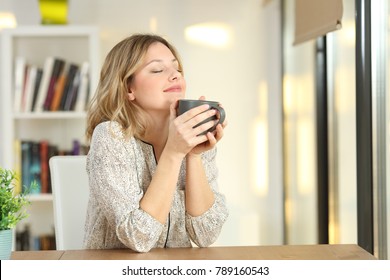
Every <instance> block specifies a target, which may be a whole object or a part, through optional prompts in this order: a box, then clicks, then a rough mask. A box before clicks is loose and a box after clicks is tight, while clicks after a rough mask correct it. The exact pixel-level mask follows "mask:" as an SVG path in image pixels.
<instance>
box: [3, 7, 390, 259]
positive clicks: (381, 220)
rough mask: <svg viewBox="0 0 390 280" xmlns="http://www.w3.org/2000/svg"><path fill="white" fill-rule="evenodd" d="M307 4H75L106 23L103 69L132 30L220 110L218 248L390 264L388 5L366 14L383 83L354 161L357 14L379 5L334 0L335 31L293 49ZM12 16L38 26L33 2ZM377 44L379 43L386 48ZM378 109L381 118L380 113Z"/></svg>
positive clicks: (76, 13)
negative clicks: (222, 199)
mask: <svg viewBox="0 0 390 280" xmlns="http://www.w3.org/2000/svg"><path fill="white" fill-rule="evenodd" d="M298 2H299V1H298V0H297V1H292V0H265V1H261V0H240V1H237V0H213V1H209V0H144V1H134V0H110V1H109V0H78V1H76V0H68V23H67V25H76V26H83V25H87V26H96V27H98V30H99V43H100V46H99V57H100V63H101V62H102V61H103V59H104V57H105V56H106V54H107V52H108V51H109V50H110V49H111V48H112V47H113V46H114V45H115V44H116V43H117V42H118V41H119V40H121V39H123V38H124V37H126V36H128V35H130V34H132V33H138V32H152V33H158V34H160V35H162V36H164V37H166V38H167V39H168V40H170V41H171V42H172V43H173V44H174V45H175V46H176V47H177V49H178V50H179V53H180V54H181V57H182V60H183V63H184V70H185V77H186V80H187V97H188V98H198V97H199V96H201V95H204V96H206V97H207V98H208V99H210V100H217V101H220V102H221V103H222V104H223V106H224V107H225V110H226V112H227V120H228V127H227V128H226V132H225V137H224V139H223V141H221V142H220V143H219V146H218V167H219V188H220V191H221V192H223V193H224V194H225V195H226V198H227V202H228V205H229V209H230V217H229V219H228V221H227V223H226V225H225V226H224V228H223V230H222V233H221V235H220V237H219V239H218V241H217V242H216V244H215V245H218V246H232V245H237V246H244V245H278V244H317V243H348V244H351V243H353V244H357V243H359V244H361V245H362V246H363V247H365V248H366V249H367V250H368V251H370V252H372V253H374V254H376V255H377V256H379V257H380V258H384V259H387V258H388V254H389V246H388V243H389V241H390V229H389V227H390V221H389V216H390V214H389V212H390V211H389V209H390V208H389V206H388V204H389V203H390V199H389V193H390V190H389V187H388V182H387V179H386V174H387V173H388V172H387V168H388V167H387V166H389V164H387V162H388V154H389V152H388V148H387V147H388V146H389V145H387V143H388V141H389V140H388V139H387V135H388V127H389V125H388V124H389V123H390V122H389V117H388V114H387V112H388V111H389V110H388V100H387V96H388V95H389V92H388V87H387V82H386V79H382V80H380V81H379V80H378V79H377V77H379V76H380V75H379V74H377V72H375V71H374V70H375V69H380V72H378V73H381V75H384V76H385V77H387V75H388V74H387V73H388V72H387V66H388V62H387V60H388V55H387V54H388V45H389V44H388V42H387V36H388V32H389V23H388V22H389V20H388V19H389V17H388V15H389V10H388V1H381V0H378V1H373V2H375V3H373V4H372V6H370V10H369V11H370V12H371V11H376V16H375V17H372V18H371V20H372V22H370V24H371V25H370V26H368V27H367V26H366V27H367V28H373V29H372V30H377V31H378V32H382V33H380V34H381V36H382V37H381V38H382V39H381V40H382V41H375V38H376V37H374V35H373V36H372V37H373V40H372V61H370V63H372V65H374V66H375V65H376V64H375V61H376V62H379V61H380V62H381V63H382V64H383V65H382V68H375V67H373V68H372V69H373V73H372V75H371V76H370V77H372V84H373V85H375V84H376V85H378V86H372V91H370V94H372V95H371V96H372V99H371V100H372V104H368V105H370V108H373V111H372V114H371V116H373V120H372V127H371V128H372V135H370V139H372V145H371V146H370V148H368V149H369V150H370V152H371V155H372V162H368V163H367V162H366V161H365V160H364V159H363V160H362V161H358V160H357V158H358V155H359V151H361V150H360V146H359V139H360V138H359V137H357V129H358V127H359V125H360V122H359V118H358V117H357V116H358V115H359V114H360V113H361V112H360V111H359V110H357V109H356V108H357V107H356V106H357V105H356V104H358V100H356V99H357V96H359V93H357V89H356V81H359V79H360V78H359V76H358V74H357V73H358V70H357V63H356V61H357V57H358V55H356V50H357V48H358V47H359V46H358V44H360V41H359V42H357V40H356V34H358V31H359V30H360V29H359V28H358V27H357V24H358V21H357V16H356V15H359V14H363V13H362V10H361V9H358V8H359V7H360V6H359V5H363V6H364V5H367V3H369V2H370V1H358V0H356V1H354V0H344V1H336V2H339V3H341V4H342V20H341V22H340V23H339V25H338V26H337V28H335V30H334V31H331V32H328V33H327V32H325V34H322V35H321V36H317V37H314V38H309V39H307V40H304V41H303V42H299V44H294V41H295V40H296V38H295V35H296V34H295V32H296V16H295V15H296V5H297V3H298ZM301 2H302V1H301ZM303 2H305V1H303ZM320 2H321V1H320ZM333 2H335V1H330V2H327V3H328V4H329V3H333ZM319 5H320V4H319ZM329 5H331V4H329ZM370 5H371V4H370ZM375 5H378V7H376V6H375ZM375 9H377V10H375ZM366 12H367V10H366ZM4 14H7V15H9V14H12V15H13V16H14V19H15V25H16V26H17V27H20V26H31V25H40V24H41V17H40V13H39V8H38V1H36V0H27V1H26V0H0V15H4ZM366 24H368V23H366ZM375 24H378V25H375ZM11 25H12V23H11ZM375 26H376V27H375ZM370 30H371V29H370ZM370 35H371V34H370ZM378 36H379V35H378ZM363 38H366V39H367V37H363ZM383 38H385V39H383ZM370 39H371V37H370ZM375 42H377V43H378V42H379V43H380V42H381V45H380V47H381V50H382V52H381V53H379V51H376V50H377V49H376V48H375V45H374V44H375ZM370 43H371V41H370ZM379 43H378V44H379ZM379 55H382V56H379ZM321 58H323V59H324V60H321ZM321 61H322V62H321ZM0 63H1V62H0ZM321 71H322V72H321ZM321 73H322V76H321ZM319 77H322V78H319ZM324 77H325V78H324ZM357 77H358V78H357ZM0 82H1V80H0ZM376 89H381V90H382V91H381V93H380V94H379V93H378V92H375V90H376ZM376 104H382V105H383V106H385V107H384V112H382V111H375V108H379V107H378V106H379V105H376ZM362 106H363V105H362ZM376 106H377V107H376ZM358 108H361V107H358ZM363 113H364V112H363ZM2 133H4V132H2ZM378 139H379V140H381V141H382V142H384V144H383V143H382V142H380V143H382V144H381V145H379V144H378V143H379V142H378ZM377 144H378V145H377ZM366 148H367V147H366ZM1 153H4V151H0V156H1ZM378 155H382V156H384V159H383V158H380V159H378V157H377V156H378ZM0 159H1V157H0ZM1 164H3V163H2V162H1V161H0V165H1ZM364 164H366V165H364ZM367 169H369V170H371V173H370V174H369V175H371V177H370V180H369V181H370V183H369V186H368V188H369V190H371V194H372V197H366V199H367V200H369V201H370V203H371V202H372V204H373V205H372V207H371V208H370V211H369V212H368V214H367V215H369V217H370V219H369V221H370V224H369V227H368V228H367V227H366V228H365V229H363V231H364V230H367V231H368V232H369V233H372V234H369V238H368V240H367V239H365V237H364V236H365V234H364V233H363V238H360V239H359V236H362V235H361V234H360V235H359V229H361V228H362V225H361V224H359V219H364V217H362V216H361V215H362V214H361V213H362V212H364V211H365V210H361V209H362V208H359V207H360V206H359V205H360V204H359V201H360V200H359V199H360V197H362V196H359V190H362V188H363V189H364V186H363V187H359V184H358V181H359V180H358V178H359V174H361V173H362V172H361V171H362V170H367ZM381 170H382V171H381ZM363 197H364V194H363ZM386 202H387V203H386ZM359 209H360V210H359ZM359 213H360V214H359ZM359 215H360V216H359ZM359 225H360V226H359ZM363 227H365V225H364V226H363ZM367 244H368V245H367Z"/></svg>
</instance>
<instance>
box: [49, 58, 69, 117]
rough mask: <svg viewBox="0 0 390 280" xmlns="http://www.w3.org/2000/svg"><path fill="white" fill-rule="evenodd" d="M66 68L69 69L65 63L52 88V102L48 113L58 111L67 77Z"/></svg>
mask: <svg viewBox="0 0 390 280" xmlns="http://www.w3.org/2000/svg"><path fill="white" fill-rule="evenodd" d="M68 68H69V64H68V63H66V62H65V65H64V67H63V69H62V72H61V74H60V76H59V78H58V81H57V83H56V84H55V87H54V95H53V100H52V101H51V104H50V111H58V109H59V108H60V105H61V98H62V94H63V92H64V88H65V84H66V80H67V76H68Z"/></svg>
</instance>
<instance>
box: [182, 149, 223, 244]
mask: <svg viewBox="0 0 390 280" xmlns="http://www.w3.org/2000/svg"><path fill="white" fill-rule="evenodd" d="M216 153H217V150H216V148H214V149H212V150H210V151H208V152H206V153H204V154H203V155H202V161H203V166H204V168H205V172H206V177H207V180H208V182H209V184H210V186H211V188H212V190H213V192H214V198H215V199H214V203H213V205H212V206H211V207H210V208H209V209H208V210H207V211H206V212H205V213H203V214H202V215H200V216H197V217H193V216H191V215H189V214H188V213H186V228H187V231H188V233H189V235H190V237H191V239H192V241H193V242H194V243H195V244H196V245H198V246H199V247H207V246H210V245H211V244H212V243H214V242H215V241H216V240H217V238H218V236H219V234H220V232H221V229H222V226H223V224H224V223H225V221H226V219H227V217H228V215H229V213H228V208H227V206H226V201H225V196H224V195H223V194H221V193H220V192H218V184H217V178H218V169H217V166H216Z"/></svg>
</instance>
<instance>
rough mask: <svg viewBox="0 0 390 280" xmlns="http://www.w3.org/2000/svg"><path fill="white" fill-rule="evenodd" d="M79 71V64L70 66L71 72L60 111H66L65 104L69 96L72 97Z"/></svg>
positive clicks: (62, 97) (69, 72)
mask: <svg viewBox="0 0 390 280" xmlns="http://www.w3.org/2000/svg"><path fill="white" fill-rule="evenodd" d="M78 70H79V66H78V65H77V64H74V63H72V64H70V65H69V71H68V77H67V79H66V84H65V87H64V91H63V93H62V96H61V102H60V105H59V110H61V111H64V108H65V103H66V101H67V98H68V96H70V94H71V92H72V90H73V81H74V79H75V77H76V75H77V72H78Z"/></svg>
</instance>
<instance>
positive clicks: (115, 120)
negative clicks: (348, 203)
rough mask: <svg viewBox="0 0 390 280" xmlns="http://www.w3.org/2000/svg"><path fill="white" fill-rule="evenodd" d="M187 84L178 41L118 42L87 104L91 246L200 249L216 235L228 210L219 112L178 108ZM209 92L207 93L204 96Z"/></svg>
mask: <svg viewBox="0 0 390 280" xmlns="http://www.w3.org/2000/svg"><path fill="white" fill-rule="evenodd" d="M185 90H186V83H185V80H184V77H183V73H182V64H181V62H180V59H179V57H178V54H177V52H176V50H175V49H174V47H173V46H172V45H171V44H170V43H168V42H167V41H166V40H165V39H163V38H162V37H160V36H156V35H149V34H136V35H133V36H130V37H128V38H126V39H124V40H123V41H121V42H119V43H118V44H117V45H116V46H115V47H114V48H113V49H112V50H111V51H110V52H109V54H108V55H107V57H106V59H105V62H104V64H103V67H102V70H101V75H100V81H99V85H98V88H97V92H96V94H95V96H94V98H93V100H92V103H91V107H90V109H89V112H88V123H87V138H88V139H89V140H90V142H91V143H90V144H91V145H90V150H89V153H88V157H87V171H88V174H89V184H90V198H89V204H88V211H87V220H86V226H85V240H84V245H85V248H89V249H109V248H125V247H128V248H130V249H133V250H135V251H138V252H147V251H149V250H150V249H152V248H155V247H190V246H191V241H192V242H194V243H195V244H196V245H198V246H200V247H206V246H209V245H210V244H212V243H213V242H214V241H215V240H216V239H217V237H218V235H219V233H220V231H221V228H222V225H223V224H224V222H225V220H226V218H227V216H228V210H227V207H226V205H225V200H224V196H223V195H222V194H220V193H218V192H217V190H216V189H217V181H216V180H217V168H216V165H215V164H216V163H215V156H216V144H217V142H218V141H219V140H220V139H221V138H222V137H223V130H224V127H225V126H226V123H223V124H219V125H218V126H217V128H216V130H215V132H213V133H210V132H209V133H207V134H206V135H199V134H200V133H201V132H203V131H205V130H207V129H209V128H211V127H212V126H214V121H209V122H207V123H206V124H203V125H201V126H198V127H196V128H194V126H195V125H196V124H198V123H199V122H201V121H202V120H205V119H207V118H209V117H210V116H213V115H215V114H216V112H215V110H206V109H207V108H208V107H207V105H204V106H199V107H196V108H194V109H192V110H190V111H187V112H186V113H184V114H182V115H180V116H177V115H176V107H177V100H178V99H180V98H184V96H185ZM202 98H204V97H202Z"/></svg>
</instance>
